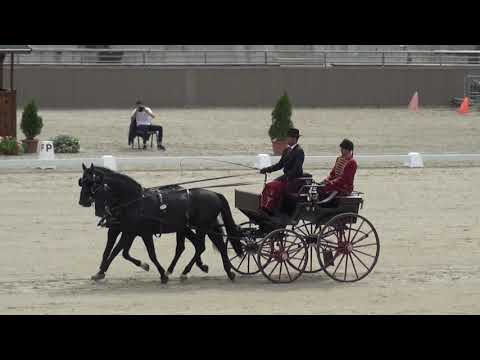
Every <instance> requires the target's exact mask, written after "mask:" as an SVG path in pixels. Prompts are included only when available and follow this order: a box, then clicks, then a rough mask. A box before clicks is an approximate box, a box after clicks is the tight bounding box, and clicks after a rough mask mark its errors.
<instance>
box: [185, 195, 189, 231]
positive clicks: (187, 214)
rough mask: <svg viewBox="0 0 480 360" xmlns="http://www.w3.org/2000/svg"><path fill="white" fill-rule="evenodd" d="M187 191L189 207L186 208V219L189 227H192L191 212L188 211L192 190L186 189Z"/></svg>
mask: <svg viewBox="0 0 480 360" xmlns="http://www.w3.org/2000/svg"><path fill="white" fill-rule="evenodd" d="M185 193H186V194H187V209H186V210H185V219H186V220H187V221H186V223H187V227H190V212H189V211H188V210H189V209H190V190H189V189H185Z"/></svg>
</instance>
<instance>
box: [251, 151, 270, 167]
mask: <svg viewBox="0 0 480 360" xmlns="http://www.w3.org/2000/svg"><path fill="white" fill-rule="evenodd" d="M267 166H272V159H271V158H270V155H268V154H258V155H257V159H256V161H255V167H256V168H257V169H263V168H264V167H267Z"/></svg>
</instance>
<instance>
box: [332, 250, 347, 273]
mask: <svg viewBox="0 0 480 360" xmlns="http://www.w3.org/2000/svg"><path fill="white" fill-rule="evenodd" d="M344 257H345V254H342V258H341V259H340V262H339V263H338V265H337V267H336V268H335V271H334V272H333V274H332V276H334V275H335V273H336V272H337V270H338V267H339V266H340V264H341V263H342V261H343V258H344Z"/></svg>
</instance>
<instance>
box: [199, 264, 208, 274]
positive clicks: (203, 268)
mask: <svg viewBox="0 0 480 360" xmlns="http://www.w3.org/2000/svg"><path fill="white" fill-rule="evenodd" d="M200 270H202V271H203V272H204V273H208V265H202V266H201V267H200Z"/></svg>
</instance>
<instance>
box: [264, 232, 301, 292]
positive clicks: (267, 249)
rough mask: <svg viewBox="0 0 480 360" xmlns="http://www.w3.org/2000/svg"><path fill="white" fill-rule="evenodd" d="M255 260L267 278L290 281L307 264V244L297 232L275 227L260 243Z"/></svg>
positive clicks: (274, 280)
mask: <svg viewBox="0 0 480 360" xmlns="http://www.w3.org/2000/svg"><path fill="white" fill-rule="evenodd" d="M257 260H258V264H259V265H260V270H261V271H262V273H263V275H265V277H266V278H267V279H269V280H270V281H272V282H274V283H284V284H285V283H291V282H292V281H295V280H296V279H298V278H299V277H300V276H301V275H302V273H303V272H304V270H305V267H306V266H307V262H308V246H307V243H306V242H305V240H304V239H303V236H301V235H299V234H298V233H296V232H294V231H292V230H287V229H277V230H274V231H272V232H271V233H270V234H268V235H267V236H266V237H265V238H264V239H263V241H262V242H261V243H260V246H259V249H258V257H257Z"/></svg>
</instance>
